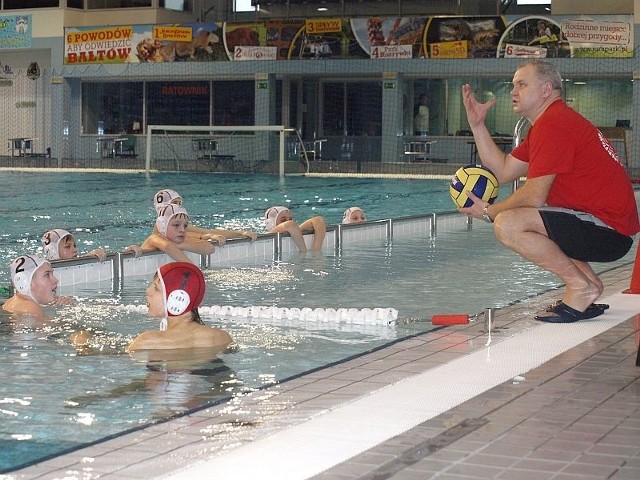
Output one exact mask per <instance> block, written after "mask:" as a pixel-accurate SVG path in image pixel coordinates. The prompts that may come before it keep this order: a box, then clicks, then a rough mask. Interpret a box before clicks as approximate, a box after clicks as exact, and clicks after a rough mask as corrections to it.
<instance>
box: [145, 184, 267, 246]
mask: <svg viewBox="0 0 640 480" xmlns="http://www.w3.org/2000/svg"><path fill="white" fill-rule="evenodd" d="M168 204H172V205H178V206H180V207H182V206H183V205H182V197H181V196H180V194H179V193H178V192H176V191H175V190H170V189H168V188H167V189H164V190H160V191H159V192H156V194H155V195H154V197H153V206H154V208H155V209H156V213H158V212H159V211H160V209H162V207H164V206H165V205H168ZM187 235H188V236H189V237H191V238H194V239H196V240H211V241H213V242H216V243H217V244H218V245H220V246H222V245H224V244H225V242H226V241H227V239H229V238H248V239H250V240H251V241H252V242H253V241H254V240H255V239H256V238H258V234H257V233H255V232H251V231H248V230H224V229H221V228H214V229H209V228H201V227H197V226H195V225H194V224H193V223H191V222H189V225H187Z"/></svg>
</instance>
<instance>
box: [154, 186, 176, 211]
mask: <svg viewBox="0 0 640 480" xmlns="http://www.w3.org/2000/svg"><path fill="white" fill-rule="evenodd" d="M170 203H173V204H174V205H180V206H182V197H181V196H180V194H179V193H178V192H176V191H175V190H170V189H168V188H167V189H165V190H160V191H159V192H157V193H156V194H155V196H154V197H153V207H154V208H155V209H156V212H158V213H160V209H161V208H162V207H164V206H165V205H169V204H170Z"/></svg>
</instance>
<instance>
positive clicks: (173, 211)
mask: <svg viewBox="0 0 640 480" xmlns="http://www.w3.org/2000/svg"><path fill="white" fill-rule="evenodd" d="M181 214H182V215H186V216H187V218H189V214H188V213H187V210H186V209H185V208H183V207H181V206H180V205H172V204H171V203H169V204H168V205H163V206H162V207H160V210H159V211H158V218H156V227H158V231H159V232H160V234H161V235H162V236H163V237H164V236H166V235H167V227H168V226H169V222H171V218H172V217H175V216H176V215H181Z"/></svg>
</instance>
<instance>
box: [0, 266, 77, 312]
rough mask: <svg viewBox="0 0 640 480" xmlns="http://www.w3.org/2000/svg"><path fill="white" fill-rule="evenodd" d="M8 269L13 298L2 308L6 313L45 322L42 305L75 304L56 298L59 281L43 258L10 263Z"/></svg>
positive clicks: (62, 298) (70, 300) (65, 298)
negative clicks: (26, 316) (13, 291)
mask: <svg viewBox="0 0 640 480" xmlns="http://www.w3.org/2000/svg"><path fill="white" fill-rule="evenodd" d="M9 269H10V272H11V282H12V283H13V288H14V289H15V294H14V295H13V296H12V297H11V298H10V299H9V300H7V301H6V302H5V303H4V304H3V305H2V309H3V310H5V311H6V312H9V313H13V314H23V315H30V316H32V317H35V318H37V319H40V320H46V319H47V318H48V317H47V315H46V314H45V312H44V309H43V308H42V305H69V304H71V303H73V302H74V299H73V298H71V297H59V296H58V295H57V287H58V279H57V278H56V277H55V276H54V274H53V269H52V268H51V264H50V263H49V262H48V261H47V260H45V259H44V258H42V257H40V256H37V255H22V256H20V257H17V258H16V259H15V260H14V261H13V262H11V266H10V267H9Z"/></svg>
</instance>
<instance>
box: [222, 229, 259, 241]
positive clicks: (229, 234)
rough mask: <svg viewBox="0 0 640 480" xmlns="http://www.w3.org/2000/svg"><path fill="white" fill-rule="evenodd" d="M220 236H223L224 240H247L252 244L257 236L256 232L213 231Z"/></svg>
mask: <svg viewBox="0 0 640 480" xmlns="http://www.w3.org/2000/svg"><path fill="white" fill-rule="evenodd" d="M213 231H214V232H216V233H219V234H220V235H224V236H225V238H248V239H249V240H251V241H252V242H254V241H255V240H256V238H258V234H257V233H256V232H252V231H250V230H213Z"/></svg>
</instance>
